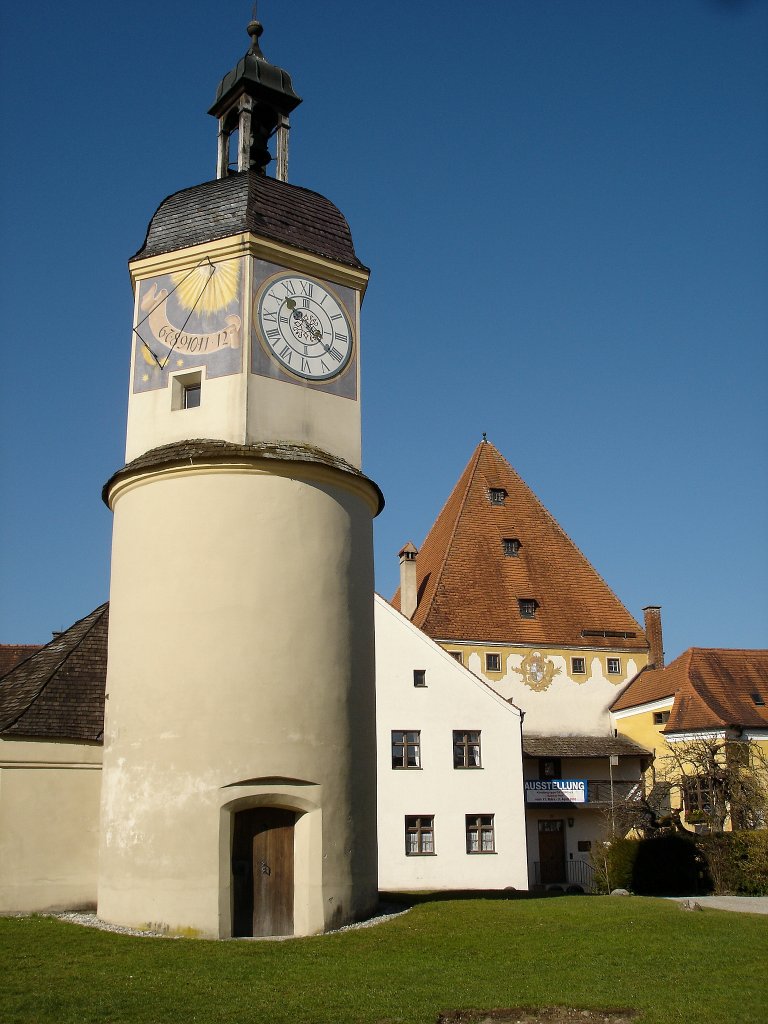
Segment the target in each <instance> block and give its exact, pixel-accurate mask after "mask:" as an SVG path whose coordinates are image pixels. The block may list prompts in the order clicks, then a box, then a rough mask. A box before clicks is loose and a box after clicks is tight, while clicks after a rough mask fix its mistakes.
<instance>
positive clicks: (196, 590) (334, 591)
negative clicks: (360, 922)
mask: <svg viewBox="0 0 768 1024" xmlns="http://www.w3.org/2000/svg"><path fill="white" fill-rule="evenodd" d="M375 502H376V498H375V495H374V494H373V490H372V488H371V487H370V485H367V484H366V483H365V482H364V481H362V482H361V481H359V480H357V479H356V478H354V477H352V476H351V475H350V474H343V473H340V472H338V471H332V470H328V469H325V468H324V467H320V466H315V465H311V464H301V465H299V464H291V465H288V464H279V465H278V464H274V463H269V464H268V463H257V464H249V465H237V466H229V467H222V466H209V467H204V466H201V467H197V468H195V469H194V470H188V471H186V470H185V471H182V472H165V473H164V472H161V471H160V472H155V473H152V474H147V475H145V476H142V477H141V478H140V479H138V480H137V479H134V480H133V481H129V482H127V483H125V484H120V485H118V488H117V489H116V490H115V491H114V492H113V494H112V506H113V509H114V514H115V523H114V534H113V551H112V587H111V605H110V636H109V667H108V677H107V694H108V697H107V715H106V738H105V754H104V784H103V794H102V830H101V831H102V835H101V851H100V878H99V914H100V915H101V916H102V917H104V918H105V919H107V920H110V921H117V922H119V923H123V924H134V925H143V924H147V923H152V924H154V925H156V926H160V927H162V928H165V929H167V930H169V931H172V932H184V933H187V934H200V935H208V936H226V935H229V934H231V890H230V866H229V865H230V856H231V853H230V850H231V827H232V814H233V813H234V811H236V810H238V809H241V808H242V807H244V806H253V805H255V804H259V803H272V804H273V805H275V804H276V805H277V806H281V807H288V808H290V809H293V810H295V811H296V812H297V813H298V814H300V817H299V819H298V821H297V826H296V870H295V878H296V881H295V888H294V894H295V908H296V912H295V922H294V923H295V931H296V933H297V934H308V933H312V932H316V931H321V930H323V929H324V928H326V927H330V926H331V925H335V924H340V923H343V922H344V921H348V920H350V919H351V918H354V917H356V916H358V915H360V914H362V913H365V912H366V911H367V910H368V909H369V908H370V907H372V906H373V905H374V904H375V901H376V777H375V763H374V759H373V758H372V756H371V752H372V751H373V750H374V748H375V708H374V701H375V697H374V662H373V599H372V595H373V560H372V527H371V518H372V513H373V511H374V509H375V507H376V504H375Z"/></svg>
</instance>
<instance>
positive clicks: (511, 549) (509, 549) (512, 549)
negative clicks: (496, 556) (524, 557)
mask: <svg viewBox="0 0 768 1024" xmlns="http://www.w3.org/2000/svg"><path fill="white" fill-rule="evenodd" d="M501 547H502V549H503V551H504V554H505V555H506V557H507V558H517V556H518V555H519V554H520V541H519V540H518V539H517V537H505V538H504V539H503V540H502V542H501Z"/></svg>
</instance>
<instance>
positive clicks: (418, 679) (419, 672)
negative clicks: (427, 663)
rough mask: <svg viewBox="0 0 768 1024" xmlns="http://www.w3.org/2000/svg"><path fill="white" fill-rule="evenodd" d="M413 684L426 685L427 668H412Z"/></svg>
mask: <svg viewBox="0 0 768 1024" xmlns="http://www.w3.org/2000/svg"><path fill="white" fill-rule="evenodd" d="M413 685H414V686H426V685H427V670H426V669H425V668H415V669H414V670H413Z"/></svg>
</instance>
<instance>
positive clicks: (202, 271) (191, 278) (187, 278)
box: [170, 260, 240, 313]
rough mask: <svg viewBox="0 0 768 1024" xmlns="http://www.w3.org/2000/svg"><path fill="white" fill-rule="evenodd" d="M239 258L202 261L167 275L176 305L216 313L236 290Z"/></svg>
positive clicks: (238, 279) (233, 295) (238, 277)
mask: <svg viewBox="0 0 768 1024" xmlns="http://www.w3.org/2000/svg"><path fill="white" fill-rule="evenodd" d="M239 263H240V261H239V260H225V261H224V262H223V263H208V262H206V263H202V264H201V265H200V266H198V267H194V269H192V270H179V271H177V272H176V273H175V274H171V275H170V278H171V280H172V281H173V283H174V286H175V288H176V291H175V292H174V294H175V295H176V297H177V300H178V303H179V305H180V306H181V307H182V309H187V310H196V311H197V312H198V313H218V312H220V311H221V310H222V309H226V307H227V306H228V305H229V304H230V302H234V301H235V299H236V298H237V295H238V292H239V290H240V267H239Z"/></svg>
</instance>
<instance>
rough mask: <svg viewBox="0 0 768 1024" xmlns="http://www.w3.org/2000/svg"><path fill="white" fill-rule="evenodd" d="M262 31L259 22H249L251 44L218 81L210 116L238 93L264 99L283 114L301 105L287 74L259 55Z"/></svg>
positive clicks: (223, 107)
mask: <svg viewBox="0 0 768 1024" xmlns="http://www.w3.org/2000/svg"><path fill="white" fill-rule="evenodd" d="M262 31H263V28H262V25H261V23H260V22H258V21H256V20H255V19H254V20H253V21H251V22H250V23H249V25H248V35H249V36H250V38H251V45H250V47H249V48H248V52H247V53H246V55H245V56H244V57H242V58H241V59H240V60H239V61H238V62H237V64H236V65H235V66H234V67H233V68H232V70H231V71H228V72H227V73H226V75H224V77H223V78H222V80H221V81H220V82H219V87H218V89H217V90H216V99H215V100H214V101H213V106H212V107H211V109H210V110H209V111H208V113H209V114H213V116H214V117H218V116H219V115H220V114H221V112H222V111H223V110H225V109H226V107H227V105H228V104H229V103H230V102H231V101H232V100H233V99H236V98H237V97H238V96H239V95H241V94H242V93H247V94H248V95H249V96H253V97H255V98H256V99H260V100H264V101H266V102H267V103H269V104H271V105H272V106H274V107H276V108H277V109H279V110H280V111H282V112H283V113H286V114H288V113H290V112H291V111H292V110H293V109H294V108H296V107H298V105H299V104H300V103H301V97H300V96H297V95H296V93H295V92H294V91H293V83H292V82H291V76H290V75H289V74H288V72H287V71H284V70H283V69H282V68H279V67H277V65H276V64H270V63H269V61H268V60H267V59H266V57H265V56H264V54H263V53H262V52H261V46H260V45H259V38H260V36H261V34H262Z"/></svg>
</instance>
